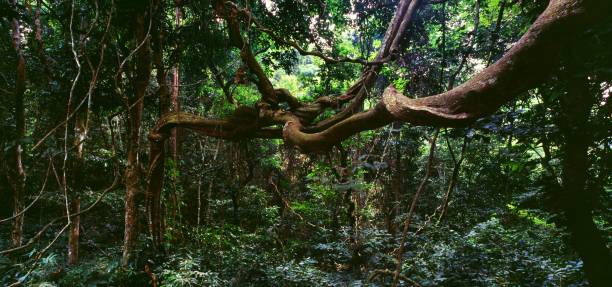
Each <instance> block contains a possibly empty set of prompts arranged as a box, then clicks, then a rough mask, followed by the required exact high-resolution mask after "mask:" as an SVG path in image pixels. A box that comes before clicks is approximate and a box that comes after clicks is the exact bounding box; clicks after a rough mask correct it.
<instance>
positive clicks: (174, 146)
mask: <svg viewBox="0 0 612 287" xmlns="http://www.w3.org/2000/svg"><path fill="white" fill-rule="evenodd" d="M175 3H176V7H174V20H175V23H174V24H175V28H176V29H177V30H178V29H179V28H180V26H181V17H182V13H181V8H180V5H181V1H175ZM176 49H177V51H178V53H177V55H180V47H176ZM179 58H180V56H179ZM179 69H180V68H179V63H178V60H177V62H176V63H175V64H174V68H173V69H172V110H173V111H174V112H180V111H181V106H180V104H179V96H180V89H179V88H180V85H181V76H180V70H179ZM170 133H171V136H170V150H171V153H172V159H173V160H174V162H175V163H177V160H178V155H177V153H178V142H177V140H178V139H177V129H176V128H173V129H172V130H171V131H170Z"/></svg>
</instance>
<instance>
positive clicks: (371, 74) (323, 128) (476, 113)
mask: <svg viewBox="0 0 612 287" xmlns="http://www.w3.org/2000/svg"><path fill="white" fill-rule="evenodd" d="M420 5H421V3H420V1H418V0H413V1H406V0H404V1H400V2H399V4H398V7H397V10H396V12H395V16H394V18H393V21H391V22H390V24H389V26H388V28H387V33H386V34H385V39H384V41H383V44H382V46H381V48H380V50H379V53H378V55H377V57H376V58H375V60H374V61H372V62H363V61H358V60H355V59H330V58H328V57H325V56H324V55H322V54H320V53H316V52H315V53H313V52H308V51H306V50H305V49H304V48H300V47H299V46H298V45H297V44H295V43H293V42H290V41H287V40H283V39H282V38H281V37H280V36H278V35H275V33H274V31H272V30H270V29H268V28H265V27H263V25H262V24H261V23H259V22H258V20H257V19H255V18H253V16H252V14H251V12H250V11H249V10H248V9H245V8H241V7H239V6H237V5H236V4H234V3H232V2H224V1H216V2H215V9H216V12H217V14H218V15H219V16H221V17H222V18H223V19H224V20H225V21H226V23H227V25H228V33H229V38H230V41H231V43H232V45H233V46H234V47H235V48H237V49H239V50H240V57H241V58H242V60H243V62H244V64H245V65H246V66H247V67H248V68H249V69H250V71H251V72H252V73H253V74H254V75H255V76H256V78H257V80H258V82H257V89H258V90H259V92H260V94H261V101H260V102H259V103H258V104H257V105H256V107H253V108H250V112H249V113H243V112H242V110H237V111H240V113H239V112H236V113H234V115H232V116H231V117H229V118H226V119H220V120H216V119H206V118H202V117H199V116H196V115H193V114H188V113H170V114H167V115H164V116H163V117H162V118H161V119H160V120H159V121H158V123H157V125H156V126H155V127H154V128H153V129H152V130H151V132H150V134H149V140H150V142H151V151H150V157H151V158H153V159H155V158H158V157H159V155H160V153H161V149H162V146H163V143H164V140H165V139H166V138H167V137H168V132H169V130H170V129H172V128H175V127H180V128H187V129H192V130H194V131H197V132H198V133H201V134H203V135H207V136H212V137H217V138H223V139H229V140H236V139H240V138H282V139H283V140H284V141H285V142H287V143H289V144H291V145H294V146H296V147H298V148H299V149H300V150H302V151H303V152H321V151H325V150H326V149H329V148H330V147H332V146H334V145H335V144H337V143H338V142H340V141H342V140H345V139H347V138H348V137H350V136H351V135H354V134H355V133H358V132H360V131H364V130H369V129H376V128H379V127H381V126H384V125H387V124H389V123H391V122H393V121H403V122H408V123H412V124H415V125H431V126H460V125H466V124H468V123H471V122H473V121H474V120H476V119H478V118H481V117H483V116H486V115H489V114H491V113H493V112H494V111H496V110H497V109H498V108H499V107H500V106H502V105H503V104H505V103H507V102H508V101H510V100H512V99H513V98H515V97H516V96H517V95H518V94H520V93H521V92H524V91H526V90H529V89H531V88H534V87H536V86H537V85H538V84H540V83H542V82H543V81H544V80H546V78H547V77H548V75H550V74H551V72H552V71H553V70H554V68H555V67H557V66H558V63H559V58H560V51H561V50H562V49H563V48H564V47H566V45H567V43H568V42H570V41H571V40H572V39H575V37H576V35H579V34H580V33H581V32H583V31H584V30H585V29H588V27H592V26H593V25H598V23H602V21H605V19H607V18H606V11H610V10H609V8H610V3H607V2H606V1H603V2H602V1H578V0H553V1H550V3H549V5H548V7H547V8H546V9H545V10H544V12H543V13H542V14H541V15H540V16H539V17H538V19H537V20H536V21H535V22H534V23H533V24H532V25H531V27H530V28H529V30H528V31H527V32H526V33H525V34H524V35H523V36H522V37H521V39H520V40H519V41H518V42H517V43H516V44H514V46H513V47H512V48H511V49H510V50H509V51H508V52H506V53H505V54H504V55H503V56H502V57H501V58H500V59H499V60H498V61H497V62H495V63H494V64H492V65H491V66H488V67H486V68H485V69H484V70H483V71H481V72H479V73H478V74H476V75H474V76H473V77H472V78H471V79H470V80H468V81H467V82H465V83H463V84H461V85H459V86H458V87H456V88H453V89H450V90H449V91H446V92H443V93H441V94H438V95H433V96H428V97H422V98H417V99H411V98H408V97H406V96H404V95H402V94H401V93H400V92H399V91H397V90H396V89H395V88H394V87H393V86H389V87H387V89H386V90H385V92H384V94H383V96H382V100H381V101H380V102H379V103H378V104H377V105H375V106H374V107H373V108H372V109H370V110H367V111H363V112H358V111H359V110H360V107H361V106H362V104H363V100H364V98H365V94H366V93H367V92H366V91H367V90H368V89H369V88H371V85H372V84H373V82H374V79H375V75H376V73H377V72H378V71H379V70H380V68H381V66H382V64H383V63H385V62H386V61H388V60H389V59H392V58H393V57H394V56H395V55H396V53H397V51H398V49H399V47H400V44H401V42H402V39H403V37H405V32H406V30H407V28H408V25H409V23H410V22H411V20H412V18H413V15H414V13H415V11H416V10H417V8H418V7H419V6H420ZM500 14H501V13H500ZM242 21H246V23H247V24H245V26H246V28H248V24H249V23H251V22H252V23H254V25H255V27H256V28H257V29H260V30H262V31H263V32H265V33H268V34H269V35H270V36H271V37H272V38H273V39H274V40H275V41H277V42H280V43H284V44H286V45H290V46H292V47H294V48H296V49H297V50H298V51H299V52H301V53H302V54H310V55H315V56H319V57H321V58H323V59H324V60H325V61H326V62H332V63H333V62H342V61H349V62H360V63H362V64H365V69H364V70H363V72H362V74H361V76H360V79H359V80H358V81H357V83H356V84H354V85H353V86H352V87H351V88H349V89H348V90H347V91H346V92H345V93H344V94H343V95H342V96H340V97H336V98H331V97H322V98H319V99H318V100H317V101H315V102H311V103H300V102H299V101H298V100H297V99H296V98H295V97H293V96H292V95H291V94H290V93H289V92H288V91H287V90H284V89H275V88H274V87H273V86H272V84H271V81H270V80H269V79H268V77H267V76H266V74H265V72H264V70H263V69H262V67H261V65H260V64H259V63H258V61H257V59H256V57H255V55H254V53H253V51H252V50H251V48H250V45H249V43H248V42H247V40H246V39H244V38H243V36H242V31H241V27H240V26H241V22H242ZM526 71H529V73H526ZM282 103H286V104H287V106H288V107H289V108H288V109H283V108H281V107H280V104H282ZM338 105H345V107H344V108H343V109H342V111H341V112H339V113H337V114H335V115H334V116H332V117H329V118H326V119H324V120H321V121H320V122H318V123H313V120H314V119H315V118H316V117H317V116H319V115H320V114H321V113H322V112H323V111H325V110H326V108H329V107H332V106H338ZM276 125H282V126H283V127H282V130H281V129H280V128H275V127H274V126H276ZM162 172H163V168H162V167H161V166H160V164H159V161H155V160H152V161H150V164H149V171H148V176H149V180H150V182H149V187H148V188H149V190H157V189H159V188H161V184H160V183H159V182H157V180H156V179H155V178H161V177H162V174H161V173H162ZM150 192H151V191H150ZM152 193H155V191H153V192H152ZM583 259H584V260H585V261H586V260H589V257H586V256H585V257H583ZM586 264H587V265H591V264H593V265H596V264H597V263H595V262H592V263H586ZM597 276H601V274H600V275H597V274H594V273H591V274H589V277H590V278H592V280H591V281H592V282H600V281H599V280H597V279H596V278H597Z"/></svg>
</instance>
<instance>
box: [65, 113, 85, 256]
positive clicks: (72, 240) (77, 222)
mask: <svg viewBox="0 0 612 287" xmlns="http://www.w3.org/2000/svg"><path fill="white" fill-rule="evenodd" d="M85 117H86V114H84V113H79V114H77V116H76V118H75V125H74V146H75V152H76V156H75V158H74V160H73V161H72V193H71V194H70V214H74V213H79V212H80V211H81V196H80V192H81V190H82V184H81V182H82V181H83V178H82V176H83V174H82V172H81V170H82V167H83V148H84V141H85V138H86V136H87V130H86V126H85V119H86V118H85ZM80 229H81V216H80V215H78V216H75V217H73V218H72V220H71V225H70V233H69V235H68V264H70V265H74V264H76V263H77V262H78V260H79V240H80Z"/></svg>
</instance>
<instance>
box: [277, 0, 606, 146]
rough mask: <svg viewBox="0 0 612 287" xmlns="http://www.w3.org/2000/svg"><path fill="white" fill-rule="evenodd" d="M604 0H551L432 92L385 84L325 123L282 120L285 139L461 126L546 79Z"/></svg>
mask: <svg viewBox="0 0 612 287" xmlns="http://www.w3.org/2000/svg"><path fill="white" fill-rule="evenodd" d="M610 6H611V4H610V3H608V1H588V0H583V1H580V0H553V1H551V2H550V4H549V6H548V8H547V9H546V10H545V11H544V12H543V13H542V14H541V15H540V17H538V19H537V20H536V21H535V23H534V24H533V25H532V26H531V27H530V28H529V30H528V31H527V33H525V35H523V37H521V39H520V40H519V41H518V42H517V43H516V44H515V45H514V47H512V49H510V51H508V52H507V53H506V54H505V55H504V56H503V57H502V58H501V59H500V60H498V61H497V62H496V63H495V64H493V65H491V66H489V67H487V68H485V69H484V70H483V71H481V72H480V73H478V74H476V75H475V76H473V77H472V78H471V79H470V80H468V81H467V82H465V83H464V84H462V85H460V86H458V87H456V88H454V89H451V90H449V91H447V92H445V93H442V94H438V95H435V96H430V97H424V98H418V99H410V98H408V97H405V96H404V95H402V94H401V93H400V92H398V91H397V90H396V89H395V88H394V87H392V86H390V87H388V88H387V89H386V90H385V92H384V94H383V99H382V101H381V102H380V103H379V104H378V105H377V106H376V108H374V109H372V110H369V111H366V112H361V113H358V114H354V115H352V116H350V117H348V118H346V119H344V120H342V121H340V122H338V123H336V124H334V125H333V126H331V127H329V128H328V129H326V130H324V131H321V132H317V133H311V134H308V133H305V132H304V131H303V127H302V126H300V125H299V124H296V123H295V121H290V122H287V124H286V125H285V129H284V132H283V133H284V138H285V140H286V141H288V142H290V143H292V144H295V145H296V146H298V147H299V148H301V149H302V150H304V151H319V150H324V149H328V148H330V147H331V146H332V145H333V144H335V143H337V142H339V141H341V140H343V139H345V138H347V137H349V136H350V135H351V134H354V133H357V132H359V131H363V130H369V129H374V128H378V127H381V126H383V125H386V124H388V123H390V122H392V121H404V122H409V123H412V124H415V125H428V126H461V125H466V124H468V123H470V122H473V121H474V120H476V119H478V118H480V117H484V116H486V115H489V114H492V113H493V112H495V111H496V110H497V109H498V108H499V107H501V106H502V105H503V104H504V103H506V102H508V101H510V100H511V99H513V98H515V97H516V96H517V95H518V94H520V93H521V92H524V91H527V90H529V89H531V88H533V87H535V86H536V85H537V84H539V83H541V82H542V81H544V80H546V78H547V76H548V75H549V74H550V72H551V71H552V70H553V69H554V68H555V67H556V66H557V65H558V62H559V52H560V50H561V49H562V47H563V44H565V43H566V42H567V41H569V40H572V38H571V37H568V36H570V35H576V34H577V33H579V32H581V31H584V30H585V29H586V28H587V27H589V25H592V24H595V23H597V21H602V20H604V19H605V15H606V11H609V10H608V9H609V8H610Z"/></svg>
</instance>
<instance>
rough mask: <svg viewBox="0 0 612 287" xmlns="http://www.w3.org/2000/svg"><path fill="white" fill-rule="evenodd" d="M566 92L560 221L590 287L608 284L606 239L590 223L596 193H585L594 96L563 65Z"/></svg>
mask: <svg viewBox="0 0 612 287" xmlns="http://www.w3.org/2000/svg"><path fill="white" fill-rule="evenodd" d="M566 70H567V72H566V73H567V74H569V75H566V80H565V82H566V83H567V92H566V93H565V94H563V95H562V97H561V99H560V101H561V109H562V117H561V119H560V123H559V125H560V128H561V132H562V134H563V136H564V139H565V144H564V145H563V146H562V148H561V151H562V160H563V163H562V173H561V179H562V187H561V190H560V191H559V194H557V197H556V198H557V200H558V202H559V204H560V207H561V210H562V212H563V219H562V220H563V223H564V225H565V227H566V228H567V231H569V234H570V236H569V240H570V242H569V243H570V244H571V245H572V246H573V248H574V249H575V250H576V251H577V252H578V254H579V255H580V257H581V258H582V261H583V262H584V271H585V273H586V277H587V280H588V281H589V283H590V284H591V286H609V284H610V282H612V272H610V271H611V270H612V259H611V257H610V250H609V249H608V248H607V246H606V242H605V240H604V238H603V236H602V234H601V231H600V230H599V229H598V228H597V226H596V225H595V223H594V222H593V217H592V214H591V212H592V205H593V202H596V201H597V200H598V198H599V194H591V193H589V189H588V188H587V186H586V185H587V180H588V168H589V162H588V147H589V145H590V144H591V143H592V135H591V134H590V133H589V128H588V127H589V115H590V111H591V108H592V106H593V100H594V98H595V97H594V96H593V93H592V92H591V91H590V90H589V83H588V81H587V79H586V76H584V75H576V74H570V73H571V72H570V71H577V69H575V68H573V67H571V66H570V68H567V69H566Z"/></svg>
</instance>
